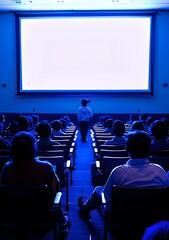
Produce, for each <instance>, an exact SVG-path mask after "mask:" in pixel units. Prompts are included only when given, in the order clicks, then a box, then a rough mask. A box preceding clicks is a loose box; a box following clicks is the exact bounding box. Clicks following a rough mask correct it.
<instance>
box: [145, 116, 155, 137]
mask: <svg viewBox="0 0 169 240" xmlns="http://www.w3.org/2000/svg"><path fill="white" fill-rule="evenodd" d="M154 121H155V119H154V117H151V116H149V117H147V120H146V124H147V129H146V131H147V133H148V134H149V136H151V131H150V126H151V124H152V123H153V122H154Z"/></svg>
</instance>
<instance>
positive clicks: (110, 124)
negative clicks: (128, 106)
mask: <svg viewBox="0 0 169 240" xmlns="http://www.w3.org/2000/svg"><path fill="white" fill-rule="evenodd" d="M113 122H114V120H113V119H112V118H109V119H107V120H106V122H105V125H104V133H112V127H113Z"/></svg>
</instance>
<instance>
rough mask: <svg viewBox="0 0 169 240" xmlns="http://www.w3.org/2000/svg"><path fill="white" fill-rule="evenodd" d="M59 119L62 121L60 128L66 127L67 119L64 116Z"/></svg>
mask: <svg viewBox="0 0 169 240" xmlns="http://www.w3.org/2000/svg"><path fill="white" fill-rule="evenodd" d="M59 121H60V122H61V123H62V130H63V131H64V130H65V129H66V128H67V121H66V120H65V119H64V118H60V119H59Z"/></svg>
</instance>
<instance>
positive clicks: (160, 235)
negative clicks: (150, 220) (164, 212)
mask: <svg viewBox="0 0 169 240" xmlns="http://www.w3.org/2000/svg"><path fill="white" fill-rule="evenodd" d="M168 239H169V221H165V220H163V221H160V222H157V223H155V224H153V225H151V226H150V227H148V228H147V229H146V231H145V233H144V236H143V238H142V240H168Z"/></svg>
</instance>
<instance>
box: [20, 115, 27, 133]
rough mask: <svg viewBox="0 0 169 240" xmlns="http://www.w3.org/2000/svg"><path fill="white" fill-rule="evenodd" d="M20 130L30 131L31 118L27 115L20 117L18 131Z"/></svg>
mask: <svg viewBox="0 0 169 240" xmlns="http://www.w3.org/2000/svg"><path fill="white" fill-rule="evenodd" d="M19 131H27V132H29V120H28V118H27V116H25V115H22V116H20V117H18V132H19Z"/></svg>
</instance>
